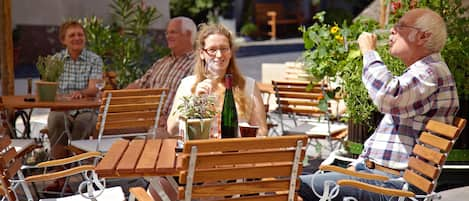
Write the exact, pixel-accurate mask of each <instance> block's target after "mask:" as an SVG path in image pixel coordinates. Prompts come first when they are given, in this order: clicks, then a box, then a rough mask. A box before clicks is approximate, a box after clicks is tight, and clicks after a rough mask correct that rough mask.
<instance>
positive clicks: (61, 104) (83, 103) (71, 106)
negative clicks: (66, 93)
mask: <svg viewBox="0 0 469 201" xmlns="http://www.w3.org/2000/svg"><path fill="white" fill-rule="evenodd" d="M26 97H27V96H2V102H3V106H4V108H5V109H7V110H19V111H23V110H24V109H34V108H50V109H51V110H53V111H67V110H77V109H84V108H98V107H99V106H100V105H101V103H100V102H99V101H98V100H97V99H96V98H91V97H90V98H83V99H66V98H59V100H56V101H38V100H39V99H38V98H37V97H35V101H32V102H29V101H25V98H26ZM31 113H32V110H30V111H29V112H28V113H27V112H24V111H23V114H24V115H25V117H26V119H25V120H26V122H25V124H27V125H25V132H24V133H22V134H23V136H26V137H28V138H29V137H30V125H29V122H30V119H31ZM13 121H14V120H13ZM11 123H12V124H11V125H15V122H11ZM66 128H67V127H66ZM13 135H14V136H16V133H12V136H13Z"/></svg>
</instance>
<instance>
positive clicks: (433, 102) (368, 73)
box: [359, 51, 459, 169]
mask: <svg viewBox="0 0 469 201" xmlns="http://www.w3.org/2000/svg"><path fill="white" fill-rule="evenodd" d="M363 63H364V67H363V73H362V81H363V83H364V85H365V87H366V88H367V90H368V94H369V95H370V98H371V99H372V100H373V103H374V104H375V105H376V106H377V107H378V109H379V111H380V112H382V113H384V117H383V120H381V122H380V124H379V125H378V128H377V129H376V131H375V132H374V133H373V135H371V136H370V137H369V138H368V139H367V140H366V142H365V144H364V149H363V152H362V154H361V155H360V159H359V161H360V160H363V159H370V160H371V161H373V162H375V163H376V164H379V165H382V166H385V167H389V168H393V169H405V168H406V167H407V162H408V158H409V155H410V154H411V152H412V148H413V147H414V145H415V143H416V140H417V138H418V137H419V134H420V132H421V131H422V130H423V129H424V127H425V124H426V123H427V121H428V120H430V119H434V120H437V121H441V122H445V123H452V121H453V118H454V116H455V115H456V112H457V111H458V108H459V101H458V95H457V91H456V85H455V82H454V79H453V76H452V75H451V73H450V71H449V69H448V66H447V65H446V64H445V63H444V62H443V59H442V58H441V55H440V54H431V55H428V56H426V57H424V58H422V59H421V60H419V61H417V62H415V63H414V64H412V65H411V66H409V67H408V68H407V69H406V71H405V72H404V74H402V75H401V76H398V77H395V76H393V75H392V74H391V72H390V71H389V70H388V69H387V68H386V65H384V63H383V61H382V59H381V58H380V56H379V55H378V53H377V52H375V51H368V52H366V53H365V54H364V55H363Z"/></svg>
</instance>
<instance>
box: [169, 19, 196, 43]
mask: <svg viewBox="0 0 469 201" xmlns="http://www.w3.org/2000/svg"><path fill="white" fill-rule="evenodd" d="M171 20H180V21H181V31H183V32H186V31H190V32H191V44H194V43H195V37H196V36H197V26H196V25H195V23H194V21H192V20H191V19H190V18H188V17H183V16H179V17H174V18H172V19H171Z"/></svg>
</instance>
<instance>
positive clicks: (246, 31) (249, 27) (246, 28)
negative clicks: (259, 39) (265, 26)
mask: <svg viewBox="0 0 469 201" xmlns="http://www.w3.org/2000/svg"><path fill="white" fill-rule="evenodd" d="M256 32H257V26H256V25H255V24H254V23H252V22H247V23H245V24H243V26H242V27H241V29H240V30H239V33H240V34H241V35H243V36H253V34H255V33H256Z"/></svg>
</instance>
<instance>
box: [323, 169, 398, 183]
mask: <svg viewBox="0 0 469 201" xmlns="http://www.w3.org/2000/svg"><path fill="white" fill-rule="evenodd" d="M319 169H320V170H322V171H331V172H338V173H342V174H346V175H350V176H354V177H359V178H362V179H371V180H378V181H387V180H389V178H388V177H386V176H383V175H376V174H370V173H364V172H357V171H353V170H349V169H345V168H342V167H339V166H335V165H321V166H320V167H319Z"/></svg>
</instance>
